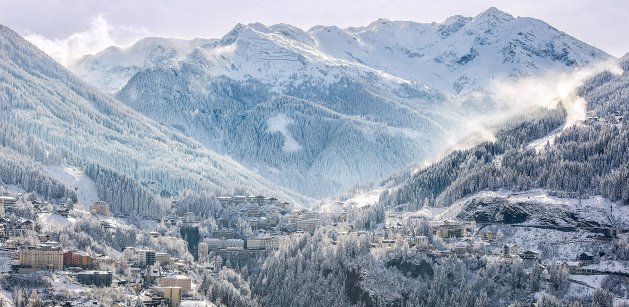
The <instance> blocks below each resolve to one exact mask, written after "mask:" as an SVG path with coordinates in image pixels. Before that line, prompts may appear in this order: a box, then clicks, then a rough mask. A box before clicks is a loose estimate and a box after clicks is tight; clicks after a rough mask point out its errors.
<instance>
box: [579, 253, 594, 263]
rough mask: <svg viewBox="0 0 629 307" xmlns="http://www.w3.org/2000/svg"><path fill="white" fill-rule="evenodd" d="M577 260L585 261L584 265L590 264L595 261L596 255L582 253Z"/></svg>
mask: <svg viewBox="0 0 629 307" xmlns="http://www.w3.org/2000/svg"><path fill="white" fill-rule="evenodd" d="M577 261H579V262H581V263H583V265H588V264H592V263H594V256H593V255H592V254H590V253H585V252H584V253H581V254H579V256H577Z"/></svg>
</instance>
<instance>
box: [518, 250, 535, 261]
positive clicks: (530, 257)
mask: <svg viewBox="0 0 629 307" xmlns="http://www.w3.org/2000/svg"><path fill="white" fill-rule="evenodd" d="M538 257H539V253H538V252H536V251H530V250H528V251H525V252H524V253H522V254H520V258H522V259H525V260H537V258H538Z"/></svg>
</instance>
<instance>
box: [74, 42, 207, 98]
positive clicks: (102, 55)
mask: <svg viewBox="0 0 629 307" xmlns="http://www.w3.org/2000/svg"><path fill="white" fill-rule="evenodd" d="M210 42H212V40H208V39H200V38H197V39H193V40H183V39H174V38H161V37H147V38H143V39H141V40H139V41H137V42H136V43H135V44H133V46H131V47H129V48H120V47H116V46H112V47H109V48H107V49H105V50H103V51H101V52H99V53H97V54H95V55H86V56H84V57H83V58H81V59H79V60H78V61H77V62H76V63H73V64H72V66H71V67H69V69H70V70H71V71H72V72H74V73H75V74H76V75H77V76H79V77H81V78H82V79H83V80H85V81H86V82H87V83H89V84H91V85H93V86H95V87H97V88H99V89H100V90H102V91H104V92H106V93H110V94H114V93H116V92H118V91H119V90H120V89H121V88H122V87H123V86H124V85H125V84H126V83H127V81H129V79H131V77H133V75H135V74H136V73H138V72H139V71H141V70H143V69H146V68H151V67H155V66H158V65H163V64H164V63H167V62H169V61H174V60H177V59H179V58H180V57H183V56H184V55H186V54H187V53H188V52H190V51H192V50H193V49H194V48H196V47H199V46H201V45H204V44H207V43H210Z"/></svg>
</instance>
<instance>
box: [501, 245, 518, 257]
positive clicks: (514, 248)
mask: <svg viewBox="0 0 629 307" xmlns="http://www.w3.org/2000/svg"><path fill="white" fill-rule="evenodd" d="M519 252H520V247H519V246H518V245H517V244H505V245H504V246H503V247H502V255H503V256H505V257H506V256H515V255H518V253H519Z"/></svg>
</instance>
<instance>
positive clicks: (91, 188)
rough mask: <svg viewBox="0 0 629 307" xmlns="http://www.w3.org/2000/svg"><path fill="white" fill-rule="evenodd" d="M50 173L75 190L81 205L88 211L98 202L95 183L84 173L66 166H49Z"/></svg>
mask: <svg viewBox="0 0 629 307" xmlns="http://www.w3.org/2000/svg"><path fill="white" fill-rule="evenodd" d="M48 172H50V174H52V175H53V176H54V177H55V178H56V179H58V180H59V181H61V182H62V183H64V184H65V185H66V186H68V187H72V188H74V189H75V191H76V194H77V198H78V201H79V204H80V205H81V207H82V208H84V209H88V208H89V206H90V205H91V204H93V203H94V202H95V201H98V200H99V198H98V192H97V190H96V185H95V184H94V181H92V179H90V178H89V177H88V176H87V175H85V174H84V173H83V172H82V171H80V170H78V169H76V168H71V167H65V166H57V165H51V166H48Z"/></svg>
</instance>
